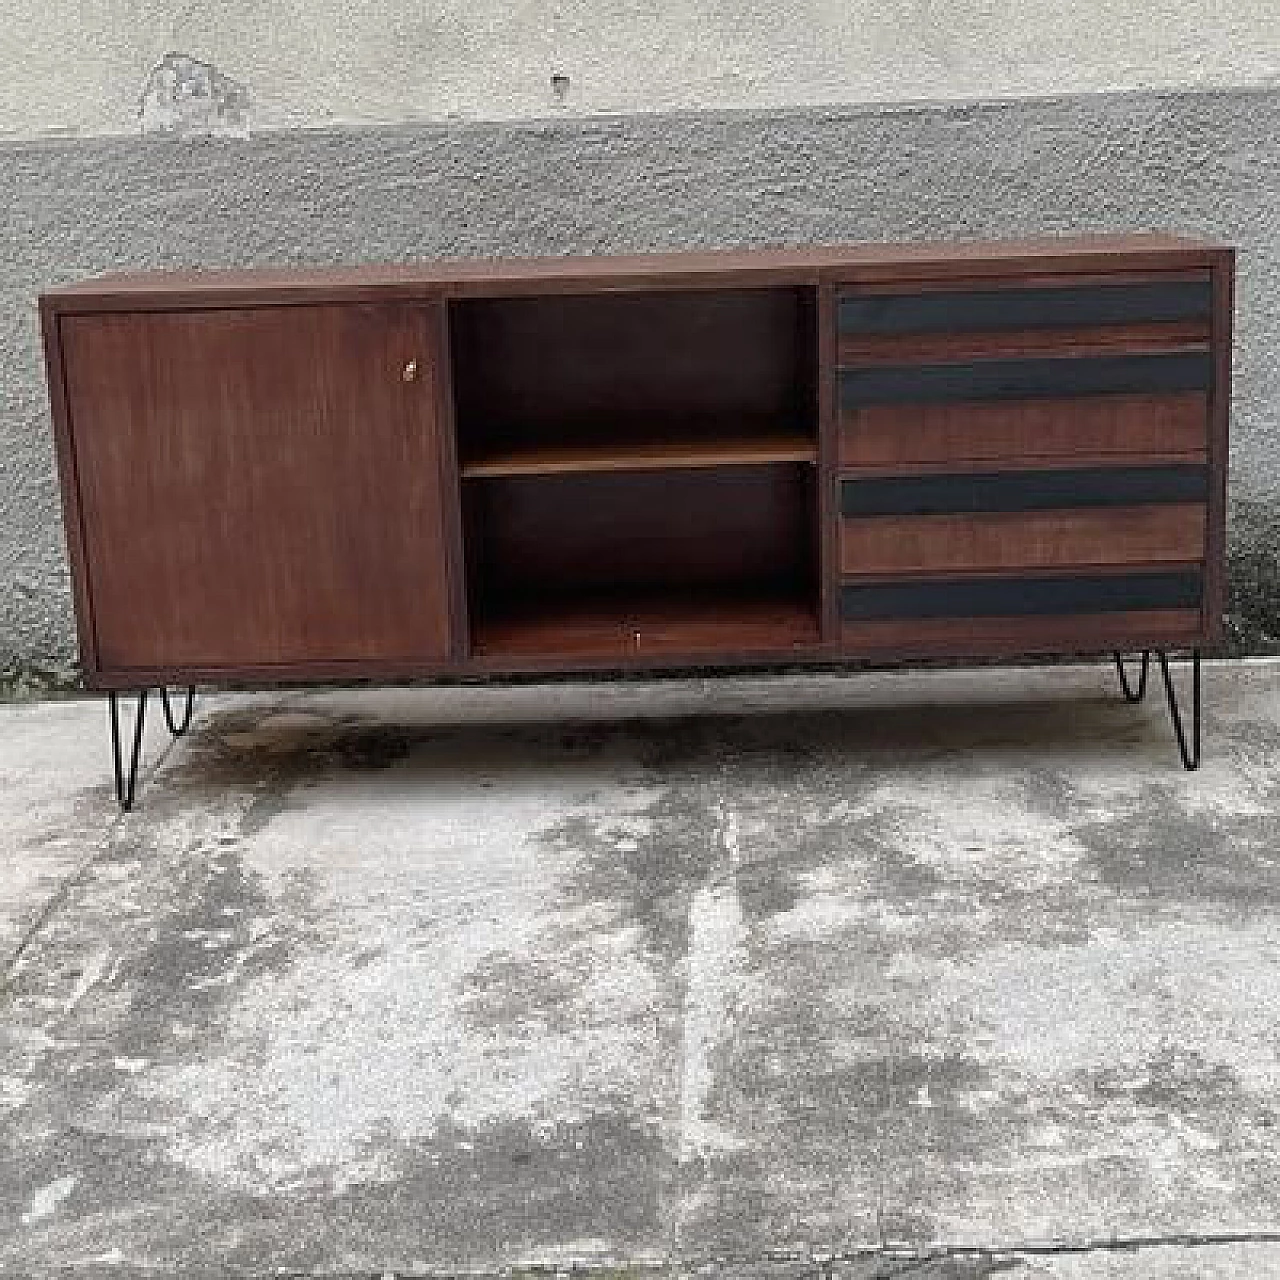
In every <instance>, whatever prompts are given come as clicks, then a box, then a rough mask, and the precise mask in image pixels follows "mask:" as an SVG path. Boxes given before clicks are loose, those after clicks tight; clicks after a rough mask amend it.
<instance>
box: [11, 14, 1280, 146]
mask: <svg viewBox="0 0 1280 1280" xmlns="http://www.w3.org/2000/svg"><path fill="white" fill-rule="evenodd" d="M174 51H176V52H178V53H180V54H185V55H189V56H194V57H197V58H199V59H201V60H203V61H205V62H207V63H210V64H212V65H213V66H214V67H216V68H217V70H218V72H219V73H220V74H222V75H224V76H227V77H229V78H231V79H232V80H233V81H234V82H236V83H238V84H240V85H242V86H244V87H245V88H246V90H247V91H248V92H249V93H250V94H251V96H252V101H253V110H254V117H255V122H256V125H257V127H276V126H281V125H285V126H295V125H305V126H326V125H334V124H350V123H365V124H367V123H388V122H404V121H409V120H441V119H446V118H463V119H486V120H494V119H520V118H528V117H531V116H538V115H542V114H545V113H547V112H548V111H551V110H563V111H567V112H570V113H579V112H584V113H598V112H619V113H620V112H636V111H656V110H673V109H680V110H683V109H703V110H705V109H723V108H729V107H734V108H742V107H746V108H778V107H783V108H786V107H798V106H814V105H820V104H827V103H851V102H886V101H905V100H925V99H952V98H972V97H979V96H981V97H988V98H990V97H1006V96H1011V95H1028V94H1045V93H1081V92H1092V91H1099V90H1112V89H1128V88H1155V87H1178V88H1194V87H1205V86H1214V87H1223V86H1226V85H1241V84H1259V83H1265V82H1267V81H1268V80H1270V81H1272V82H1274V80H1275V78H1276V77H1277V75H1280V11H1277V6H1276V4H1275V0H1141V2H1140V3H1134V0H945V2H944V0H789V3H786V4H778V3H777V2H776V0H640V2H639V3H637V2H636V0H427V2H426V3H417V4H407V3H405V0H220V2H219V3H201V0H181V2H180V0H80V3H77V4H74V5H72V4H66V3H62V4H58V3H55V4H47V3H38V0H0V67H5V68H12V73H10V74H6V75H5V76H2V77H0V130H4V131H6V132H8V133H9V134H10V135H25V136H33V135H38V134H43V133H48V132H51V131H61V132H72V133H78V134H102V133H129V132H133V131H135V130H136V127H137V112H138V104H139V101H140V99H141V98H142V97H143V96H144V94H145V92H146V86H147V82H148V77H149V75H150V72H151V71H152V69H153V68H154V67H155V66H156V65H157V64H158V63H159V62H160V61H161V58H162V55H164V54H165V53H167V52H174ZM553 75H561V76H565V77H567V78H568V84H567V86H566V85H564V84H559V85H558V86H557V88H553V87H552V84H551V77H552V76H553Z"/></svg>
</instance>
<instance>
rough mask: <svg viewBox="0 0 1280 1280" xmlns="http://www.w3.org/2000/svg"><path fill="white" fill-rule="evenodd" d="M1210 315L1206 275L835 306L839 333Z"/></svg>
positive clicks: (979, 290)
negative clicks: (836, 307)
mask: <svg viewBox="0 0 1280 1280" xmlns="http://www.w3.org/2000/svg"><path fill="white" fill-rule="evenodd" d="M1212 312H1213V287H1212V284H1211V281H1210V278H1209V276H1208V274H1207V273H1206V274H1204V275H1201V276H1197V277H1192V278H1187V277H1179V278H1175V279H1155V280H1138V281H1134V280H1126V281H1116V282H1111V281H1106V280H1101V281H1100V280H1097V279H1094V280H1090V281H1088V282H1083V283H1077V282H1074V281H1071V280H1069V279H1068V280H1062V281H1061V282H1057V283H1054V284H1051V285H1047V286H1043V287H1030V288H1023V287H1018V286H1008V285H1006V286H1005V287H1003V288H995V287H991V286H987V287H982V286H975V287H972V288H963V289H928V290H920V291H905V290H904V291H899V292H894V293H888V294H875V293H866V292H861V291H859V292H857V293H853V292H850V293H846V294H844V295H843V296H842V297H841V298H840V300H839V307H838V312H837V324H838V327H839V332H840V334H841V335H845V334H880V335H901V334H918V333H941V332H951V333H978V332H1000V331H1007V330H1015V329H1021V330H1029V329H1067V330H1071V329H1090V328H1110V327H1115V326H1121V325H1147V324H1163V325H1185V324H1188V323H1192V324H1194V323H1197V322H1199V323H1202V324H1205V325H1207V324H1208V321H1209V319H1210V316H1211V315H1212Z"/></svg>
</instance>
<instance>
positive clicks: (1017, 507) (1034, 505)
mask: <svg viewBox="0 0 1280 1280" xmlns="http://www.w3.org/2000/svg"><path fill="white" fill-rule="evenodd" d="M1208 487H1209V477H1208V469H1207V468H1206V467H1204V466H1202V465H1199V464H1195V463H1173V464H1170V465H1165V466H1153V467H1070V468H1057V469H1053V470H1043V471H996V472H952V473H948V474H942V475H915V476H884V477H874V478H867V479H852V480H850V479H846V480H844V481H843V482H842V483H841V486H840V509H841V512H842V513H843V515H844V516H846V517H849V518H856V517H860V516H884V515H919V516H923V515H943V514H954V513H961V512H990V511H1048V510H1054V509H1058V508H1078V507H1127V506H1134V505H1136V504H1145V503H1160V502H1203V501H1205V499H1206V498H1207V496H1208Z"/></svg>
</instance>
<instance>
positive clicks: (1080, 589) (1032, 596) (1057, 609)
mask: <svg viewBox="0 0 1280 1280" xmlns="http://www.w3.org/2000/svg"><path fill="white" fill-rule="evenodd" d="M1201 592H1202V576H1201V573H1200V571H1199V570H1198V569H1178V570H1171V571H1165V572H1159V573H1126V574H1092V575H1080V576H1075V575H1073V576H1070V577H1026V576H1019V577H1000V578H969V579H959V578H950V579H933V580H923V581H910V582H903V581H899V582H887V583H872V584H869V585H854V584H848V585H846V586H844V587H843V588H841V592H840V612H841V616H842V617H843V619H844V621H846V622H866V621H871V620H873V619H887V618H995V617H1009V618H1023V617H1039V616H1044V615H1050V614H1093V613H1127V612H1130V611H1135V610H1142V609H1198V608H1199V607H1200V600H1201Z"/></svg>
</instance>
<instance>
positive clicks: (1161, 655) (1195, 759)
mask: <svg viewBox="0 0 1280 1280" xmlns="http://www.w3.org/2000/svg"><path fill="white" fill-rule="evenodd" d="M1156 657H1157V658H1158V659H1159V660H1160V674H1161V675H1163V676H1164V692H1165V697H1166V698H1167V699H1168V702H1169V719H1170V720H1171V721H1172V722H1173V733H1174V736H1175V737H1176V738H1177V739H1178V751H1179V753H1180V754H1181V756H1182V764H1183V767H1184V768H1186V769H1198V768H1199V767H1200V650H1199V649H1192V651H1191V734H1190V742H1188V737H1187V732H1186V729H1185V728H1184V725H1183V720H1182V712H1181V711H1180V710H1179V709H1178V693H1177V690H1176V689H1175V688H1174V687H1173V676H1172V675H1171V674H1170V672H1169V658H1168V655H1166V654H1165V652H1164V651H1163V650H1159V651H1157V653H1156Z"/></svg>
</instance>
